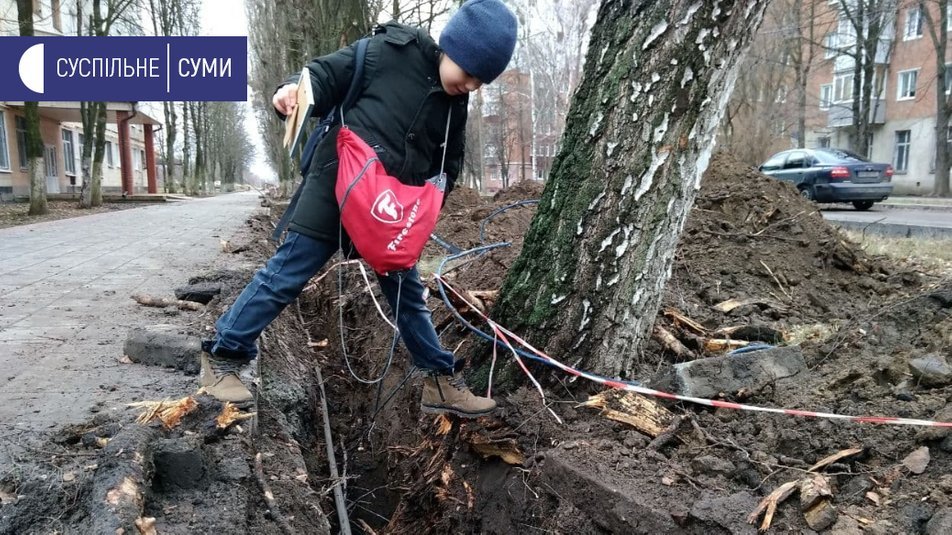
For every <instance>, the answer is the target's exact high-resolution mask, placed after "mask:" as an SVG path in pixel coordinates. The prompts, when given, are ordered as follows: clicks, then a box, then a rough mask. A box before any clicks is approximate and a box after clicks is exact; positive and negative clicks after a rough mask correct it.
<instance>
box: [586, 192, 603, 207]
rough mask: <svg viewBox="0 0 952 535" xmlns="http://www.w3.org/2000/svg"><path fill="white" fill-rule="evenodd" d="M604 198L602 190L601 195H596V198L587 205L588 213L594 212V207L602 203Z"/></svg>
mask: <svg viewBox="0 0 952 535" xmlns="http://www.w3.org/2000/svg"><path fill="white" fill-rule="evenodd" d="M604 198H605V190H602V191H601V193H599V194H598V196H596V197H595V198H594V199H592V202H590V203H588V211H589V212H591V211H592V210H594V209H595V207H596V206H598V203H600V202H602V199H604Z"/></svg>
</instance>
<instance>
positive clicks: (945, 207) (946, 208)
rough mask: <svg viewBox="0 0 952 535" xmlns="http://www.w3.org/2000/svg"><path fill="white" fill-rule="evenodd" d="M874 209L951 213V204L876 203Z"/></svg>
mask: <svg viewBox="0 0 952 535" xmlns="http://www.w3.org/2000/svg"><path fill="white" fill-rule="evenodd" d="M875 207H876V208H885V209H887V210H926V211H934V212H952V204H912V203H910V204H904V203H889V202H883V203H879V202H878V203H876V204H875Z"/></svg>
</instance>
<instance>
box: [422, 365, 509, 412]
mask: <svg viewBox="0 0 952 535" xmlns="http://www.w3.org/2000/svg"><path fill="white" fill-rule="evenodd" d="M420 406H421V408H422V409H423V412H429V413H435V414H445V413H447V412H451V413H453V414H455V415H457V416H462V417H463V418H476V417H479V416H485V415H487V414H489V413H491V412H492V411H493V409H495V408H496V402H495V401H494V400H492V399H489V398H481V397H479V396H477V395H475V394H473V393H472V392H470V391H469V387H467V386H466V381H465V380H464V379H463V375H462V374H459V373H457V374H456V375H452V376H450V375H429V376H427V377H426V378H424V379H423V400H422V401H421V402H420Z"/></svg>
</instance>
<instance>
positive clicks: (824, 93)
mask: <svg viewBox="0 0 952 535" xmlns="http://www.w3.org/2000/svg"><path fill="white" fill-rule="evenodd" d="M832 102H833V84H823V85H821V86H820V109H821V110H828V109H830V104H831V103H832Z"/></svg>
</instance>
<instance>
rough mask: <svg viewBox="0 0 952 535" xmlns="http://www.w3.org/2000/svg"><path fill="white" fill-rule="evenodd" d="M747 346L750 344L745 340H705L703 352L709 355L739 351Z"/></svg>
mask: <svg viewBox="0 0 952 535" xmlns="http://www.w3.org/2000/svg"><path fill="white" fill-rule="evenodd" d="M749 345H750V342H747V341H745V340H728V339H720V338H707V339H705V340H704V351H707V352H709V353H721V352H723V351H733V350H735V349H740V348H742V347H747V346H749Z"/></svg>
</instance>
